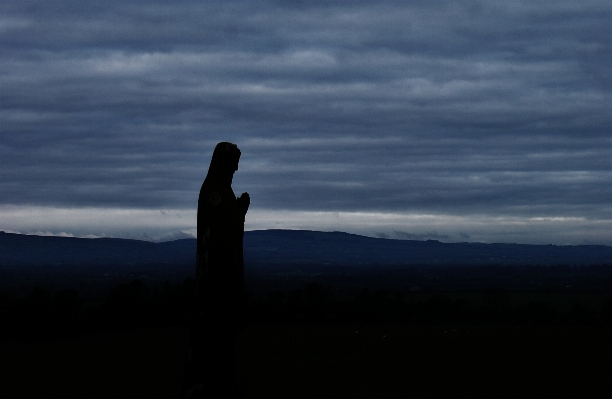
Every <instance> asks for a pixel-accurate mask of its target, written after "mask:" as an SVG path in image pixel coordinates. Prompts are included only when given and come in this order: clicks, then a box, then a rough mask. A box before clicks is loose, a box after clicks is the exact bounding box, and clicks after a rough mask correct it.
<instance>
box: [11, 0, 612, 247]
mask: <svg viewBox="0 0 612 399" xmlns="http://www.w3.org/2000/svg"><path fill="white" fill-rule="evenodd" d="M0 7H1V8H0V9H1V12H0V14H1V15H2V16H1V17H0V46H1V47H2V49H3V50H2V53H1V55H0V71H1V75H0V79H1V81H0V84H1V87H2V93H1V108H2V110H1V114H0V118H1V119H0V121H1V130H2V133H1V137H0V204H3V205H2V208H1V209H0V210H2V212H4V214H5V216H6V215H8V216H11V215H12V216H11V217H12V219H11V220H13V221H14V223H13V222H11V224H10V225H8V226H0V228H3V229H5V230H7V229H8V230H10V229H13V230H20V231H24V232H25V231H26V230H36V227H33V225H32V224H31V223H30V224H29V222H28V223H25V222H23V223H22V224H21V225H20V222H19V220H22V221H23V220H25V219H24V218H27V215H28V212H27V210H28V209H30V208H31V209H39V208H40V207H43V208H45V207H46V208H54V209H55V208H59V209H83V208H88V209H89V208H91V209H96V210H98V211H100V212H102V211H103V210H105V209H106V210H108V209H133V210H145V211H146V210H151V211H155V210H160V209H162V210H163V209H173V210H185V211H187V210H194V209H195V204H196V199H197V192H198V189H199V186H200V184H201V181H202V179H203V177H204V175H205V173H206V170H207V167H208V162H209V159H210V158H209V157H210V154H211V153H212V149H213V147H214V144H215V143H216V142H218V141H221V140H230V141H234V142H236V143H237V144H238V145H239V146H240V148H241V149H242V150H243V159H242V162H241V165H240V171H239V173H237V174H236V179H235V186H236V187H237V190H238V191H240V192H242V191H249V192H250V194H251V196H252V198H253V208H254V211H255V215H256V212H257V211H258V210H259V211H261V212H264V213H265V212H268V213H265V214H266V215H270V214H271V213H270V212H272V211H280V210H282V211H284V212H306V213H305V214H308V212H315V213H316V212H332V213H333V212H345V213H346V215H349V216H347V217H350V215H355V214H364V213H366V214H371V215H374V214H379V215H383V214H384V215H395V214H397V215H406V214H408V215H438V216H437V217H438V219H436V220H439V221H443V220H446V227H445V229H442V228H440V227H439V226H433V227H432V226H430V227H427V226H426V225H423V226H421V230H418V229H417V230H415V229H414V228H413V227H414V226H411V225H410V224H409V223H408V222H407V223H408V224H407V225H404V226H391V227H389V228H388V229H387V230H386V231H382V230H381V227H380V226H383V225H384V220H383V219H384V218H383V219H380V218H379V222H378V226H374V227H371V228H369V227H367V226H366V227H363V228H361V229H358V230H359V231H361V232H363V233H365V234H369V235H381V234H383V235H387V236H389V237H394V238H414V237H434V236H437V237H439V239H440V240H447V241H453V240H457V241H464V240H465V238H466V237H469V236H472V237H477V238H478V239H480V240H498V241H500V240H501V241H504V240H506V241H508V240H509V241H513V240H514V241H516V240H517V237H523V238H524V240H523V241H527V242H531V241H533V242H536V241H537V242H542V241H543V242H546V241H555V242H557V243H565V242H569V243H583V242H589V243H604V244H612V235H611V233H609V232H608V233H607V234H606V233H605V232H606V231H607V230H608V228H609V227H612V201H611V199H612V161H611V159H612V157H611V155H612V138H611V135H610V133H611V132H610V126H612V108H611V106H610V104H611V103H612V102H611V92H612V75H611V74H610V72H609V65H611V64H612V24H610V21H611V20H612V5H611V4H608V3H606V2H600V1H581V2H575V1H567V2H559V1H555V2H552V1H543V2H536V3H533V2H519V1H510V2H508V1H504V2H496V1H486V2H478V1H473V2H461V3H460V4H458V3H457V2H450V1H448V2H447V1H428V2H411V3H410V4H406V2H346V3H344V2H340V3H338V2H257V3H254V2H231V1H224V2H181V3H180V4H178V3H170V2H151V1H146V2H140V1H128V2H125V1H123V2H113V1H107V2H103V3H99V4H98V5H96V6H91V5H89V4H87V5H86V4H85V3H83V2H76V1H74V2H73V1H60V2H44V3H39V2H30V1H11V2H5V3H4V4H3V5H2V6H0ZM37 207H38V208H37ZM16 209H17V210H18V211H19V212H24V213H23V215H26V216H23V217H22V219H19V217H17V216H15V215H14V213H15V212H17V211H16ZM80 214H81V215H82V212H81V213H80ZM30 215H32V214H30ZM279 215H282V213H279ZM445 215H446V216H448V218H447V219H445V217H446V216H445ZM30 217H32V216H30ZM453 218H460V219H461V220H463V222H465V226H457V227H456V228H453V226H452V224H453V221H454V220H456V219H453ZM264 219H265V218H263V219H262V220H264ZM273 219H274V217H268V219H265V220H268V223H269V221H270V220H273ZM281 219H282V216H278V220H280V221H281V222H282V220H281ZM7 220H8V219H7ZM83 220H84V221H83V226H85V225H87V222H86V221H85V219H83ZM278 220H277V222H278ZM470 220H472V221H471V222H470ZM479 220H480V221H479ZM482 220H486V221H488V222H487V223H486V226H485V225H484V224H483V223H484V222H481V221H482ZM494 220H497V221H500V223H499V226H498V227H496V226H493V225H491V221H494ZM542 220H545V221H547V222H546V223H547V224H546V226H544V227H542V228H540V227H538V226H540V224H538V223H540V222H541V221H542ZM534 221H535V222H534ZM557 222H558V223H557ZM58 223H59V222H58ZM354 223H357V222H354ZM194 225H195V220H192V221H190V222H188V223H186V224H184V226H183V227H184V229H188V228H189V227H191V228H192V227H193V226H194ZM467 225H469V226H471V227H469V229H471V230H470V232H467V231H465V229H467V228H468V227H466V226H467ZM510 225H513V226H514V230H513V231H514V233H513V234H514V235H512V236H511V237H508V238H506V239H504V238H503V237H504V234H505V233H504V232H505V231H506V229H507V228H508V226H510ZM287 226H289V227H297V228H299V227H308V228H316V227H317V226H316V225H312V224H308V223H302V224H300V223H299V221H298V222H295V223H294V224H293V225H287ZM352 226H353V227H354V226H355V224H353V225H352ZM478 226H480V227H478ZM517 226H519V227H517ZM253 227H262V228H266V227H277V226H276V225H266V223H265V222H262V224H256V225H254V226H253ZM329 227H330V226H329V225H325V226H321V228H329ZM332 227H333V226H332ZM338 227H339V229H343V227H346V228H344V229H345V230H346V229H349V230H350V228H349V227H350V226H349V225H343V224H339V225H338ZM464 227H465V228H464ZM40 228H41V229H48V230H56V231H57V232H60V231H64V232H66V231H67V230H69V227H66V226H65V225H61V223H59V224H58V225H57V226H55V227H54V226H51V225H49V226H47V225H45V226H42V225H41V227H40ZM149 228H150V226H149ZM559 228H561V229H566V230H567V231H565V232H564V235H563V238H560V237H559V236H558V235H556V234H557V232H556V231H555V230H558V229H559ZM75 229H76V228H75ZM134 229H137V230H138V229H140V231H142V232H143V233H142V234H147V233H146V230H147V226H144V225H142V226H134ZM462 229H463V230H462ZM479 229H480V230H479ZM175 230H176V229H175ZM353 230H355V229H354V228H353ZM83 231H88V232H90V233H106V232H105V231H101V232H96V231H95V226H90V227H89V229H85V228H83V229H81V230H79V231H77V230H74V231H72V232H74V233H75V234H76V233H79V232H81V233H82V232H83ZM109 231H110V230H109ZM394 231H395V232H394ZM70 232H71V231H68V233H70ZM478 232H480V234H479V233H478ZM166 233H168V234H174V233H172V228H168V231H167V232H166ZM468 233H469V234H468ZM139 234H141V233H139ZM474 234H475V235H474ZM136 235H137V234H136Z"/></svg>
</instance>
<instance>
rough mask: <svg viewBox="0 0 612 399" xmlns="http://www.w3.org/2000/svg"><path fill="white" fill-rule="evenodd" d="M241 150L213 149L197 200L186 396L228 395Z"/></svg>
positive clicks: (236, 305)
mask: <svg viewBox="0 0 612 399" xmlns="http://www.w3.org/2000/svg"><path fill="white" fill-rule="evenodd" d="M239 160H240V150H239V149H238V147H237V146H236V145H235V144H232V143H226V142H222V143H219V144H217V146H216V147H215V150H214V152H213V156H212V160H211V161H210V167H209V169H208V175H207V176H206V179H205V180H204V183H203V184H202V188H201V189H200V197H199V199H198V237H197V238H198V241H197V261H196V292H195V301H194V308H193V317H192V322H191V331H190V337H189V349H188V356H187V357H188V359H187V366H186V371H185V384H184V397H185V398H201V397H215V398H222V397H230V396H231V395H232V393H233V389H234V388H233V381H232V377H233V355H234V346H235V342H236V335H237V332H238V329H239V327H240V323H241V313H242V297H243V291H244V261H243V255H242V239H243V236H244V217H245V215H246V212H247V210H248V208H249V204H250V198H249V194H247V193H243V194H242V195H241V196H240V198H238V199H236V196H235V194H234V191H233V190H232V179H233V177H234V172H235V171H237V170H238V162H239Z"/></svg>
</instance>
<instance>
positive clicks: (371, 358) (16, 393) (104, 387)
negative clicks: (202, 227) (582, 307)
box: [0, 323, 612, 399]
mask: <svg viewBox="0 0 612 399" xmlns="http://www.w3.org/2000/svg"><path fill="white" fill-rule="evenodd" d="M611 333H612V328H611V327H609V326H574V327H572V326H550V325H548V326H534V325H522V326H520V325H514V326H502V325H478V326H474V325H471V326H466V325H464V326H461V325H449V326H442V325H437V326H431V325H430V326H425V325H390V324H370V325H359V324H358V323H353V324H351V323H344V324H321V323H319V324H318V323H301V324H299V323H298V324H296V323H265V324H248V325H247V326H245V329H244V331H243V333H242V335H241V337H240V340H239V344H238V349H237V352H236V380H237V382H238V384H239V386H240V388H241V390H242V391H243V392H244V393H245V397H247V398H283V399H284V398H408V397H409V398H435V397H442V398H474V397H488V398H493V397H495V398H500V397H509V398H519V397H543V398H544V397H556V396H564V397H583V398H584V397H602V398H604V397H611V396H610V395H611V394H612V384H611V383H610V375H612V373H611V371H612V369H611V364H610V359H612V344H611V340H610V338H611V337H612V335H611ZM185 343H186V329H185V328H184V327H170V328H156V329H137V330H129V331H116V332H105V333H92V334H85V335H82V336H78V337H73V338H68V339H64V340H60V341H55V342H30V343H25V342H8V343H4V344H3V345H2V349H1V364H2V370H1V371H2V382H1V388H0V389H1V392H0V393H1V396H2V398H5V399H8V398H36V397H40V398H50V397H55V398H177V397H178V396H179V395H178V393H179V388H180V385H181V378H182V367H183V360H184V357H185Z"/></svg>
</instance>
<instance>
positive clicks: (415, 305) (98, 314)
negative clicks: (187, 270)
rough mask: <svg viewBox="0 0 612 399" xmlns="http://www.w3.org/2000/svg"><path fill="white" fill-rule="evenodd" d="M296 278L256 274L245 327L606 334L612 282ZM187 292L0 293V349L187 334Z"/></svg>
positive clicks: (462, 273) (533, 271) (605, 275)
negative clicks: (7, 344)
mask: <svg viewBox="0 0 612 399" xmlns="http://www.w3.org/2000/svg"><path fill="white" fill-rule="evenodd" d="M302 269H304V268H303V267H300V266H297V265H296V266H294V267H287V268H284V269H283V270H282V273H281V272H280V271H279V270H278V269H269V270H266V269H265V268H255V269H252V270H251V272H250V273H248V275H247V292H246V295H245V306H244V309H245V318H244V319H245V322H248V323H257V322H314V323H320V322H323V323H343V322H351V323H352V322H357V323H400V324H444V325H461V324H502V325H505V324H518V325H521V324H547V325H591V326H597V325H612V295H611V294H610V291H611V287H612V274H611V272H610V269H611V268H610V266H605V265H604V266H582V267H568V266H549V267H507V266H505V267H496V266H491V267H482V266H479V267H464V266H463V267H461V268H455V267H446V268H441V267H438V268H435V269H431V268H418V267H414V268H381V267H376V268H364V269H362V270H356V271H354V272H353V273H345V272H344V273H340V272H335V273H334V272H330V270H329V269H325V268H319V269H317V268H310V269H308V270H302ZM41 281H43V282H44V280H38V282H41ZM193 292H194V281H193V279H192V278H186V279H184V280H183V281H182V282H173V283H169V282H167V281H166V282H165V283H158V282H157V281H156V280H147V279H144V280H143V279H138V278H135V279H131V280H130V281H125V282H120V283H118V284H117V285H115V286H114V287H112V288H111V289H110V290H108V292H107V293H106V294H105V295H104V296H99V297H94V298H91V296H88V295H87V293H86V292H81V291H80V290H79V288H78V286H75V288H62V289H59V290H55V291H54V290H52V289H49V288H48V287H45V286H44V284H43V285H40V286H35V287H33V288H31V289H29V291H28V292H26V293H21V294H20V295H18V293H16V292H11V293H7V292H2V293H0V307H1V319H2V324H1V333H2V339H3V340H15V339H18V340H22V339H23V340H56V339H63V338H67V337H71V336H74V335H79V334H85V333H90V332H98V331H104V330H116V329H132V328H142V327H147V328H148V327H166V326H185V325H186V324H187V322H188V319H189V314H190V311H191V305H192V301H193Z"/></svg>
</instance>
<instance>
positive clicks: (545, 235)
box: [0, 205, 612, 245]
mask: <svg viewBox="0 0 612 399" xmlns="http://www.w3.org/2000/svg"><path fill="white" fill-rule="evenodd" d="M196 217H197V211H196V210H195V209H121V208H52V207H40V206H14V205H3V206H0V220H1V221H2V222H1V224H0V230H3V231H6V232H14V233H21V234H35V235H56V236H65V237H72V236H73V237H89V238H94V237H120V238H132V239H141V240H148V241H168V240H174V239H179V238H188V237H195V234H196V231H197V221H196ZM245 229H246V230H267V229H288V230H316V231H343V232H347V233H352V234H360V235H364V236H370V237H389V238H403V237H404V238H405V237H430V238H434V239H437V240H440V241H444V242H466V241H469V242H503V243H524V244H557V245H564V244H571V245H579V244H603V245H612V220H607V219H603V220H601V219H600V220H589V219H587V218H582V217H563V216H557V217H519V216H492V215H448V214H425V213H391V212H332V211H320V212H316V211H292V210H267V209H257V208H254V209H250V210H249V213H248V214H247V218H246V223H245Z"/></svg>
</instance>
